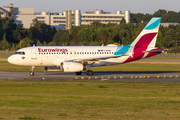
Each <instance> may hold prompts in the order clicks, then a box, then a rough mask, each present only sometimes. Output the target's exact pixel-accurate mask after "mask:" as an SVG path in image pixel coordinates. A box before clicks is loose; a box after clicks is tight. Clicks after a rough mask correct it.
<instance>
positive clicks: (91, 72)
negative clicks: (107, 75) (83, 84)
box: [86, 70, 94, 76]
mask: <svg viewBox="0 0 180 120" xmlns="http://www.w3.org/2000/svg"><path fill="white" fill-rule="evenodd" d="M86 74H87V75H89V76H92V75H93V74H94V72H93V71H92V70H88V71H87V72H86Z"/></svg>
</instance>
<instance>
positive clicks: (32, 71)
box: [29, 66, 35, 76]
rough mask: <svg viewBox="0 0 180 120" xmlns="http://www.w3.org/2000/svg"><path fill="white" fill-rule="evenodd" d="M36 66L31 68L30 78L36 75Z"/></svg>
mask: <svg viewBox="0 0 180 120" xmlns="http://www.w3.org/2000/svg"><path fill="white" fill-rule="evenodd" d="M34 68H35V67H34V66H32V67H31V72H30V73H29V75H30V76H33V75H34Z"/></svg>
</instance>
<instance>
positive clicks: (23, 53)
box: [14, 52, 25, 55]
mask: <svg viewBox="0 0 180 120" xmlns="http://www.w3.org/2000/svg"><path fill="white" fill-rule="evenodd" d="M14 54H19V55H25V52H16V53H14Z"/></svg>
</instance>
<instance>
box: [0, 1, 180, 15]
mask: <svg viewBox="0 0 180 120" xmlns="http://www.w3.org/2000/svg"><path fill="white" fill-rule="evenodd" d="M10 3H12V4H14V7H22V8H26V7H28V8H34V11H35V12H41V11H50V12H64V11H65V10H66V9H68V10H76V9H78V10H81V13H85V12H86V11H94V9H104V11H107V12H111V13H112V14H115V11H117V10H120V11H124V10H130V13H144V14H146V13H149V14H153V13H154V12H156V11H158V10H159V9H165V10H167V11H175V12H179V11H180V0H0V7H3V6H7V5H9V4H10Z"/></svg>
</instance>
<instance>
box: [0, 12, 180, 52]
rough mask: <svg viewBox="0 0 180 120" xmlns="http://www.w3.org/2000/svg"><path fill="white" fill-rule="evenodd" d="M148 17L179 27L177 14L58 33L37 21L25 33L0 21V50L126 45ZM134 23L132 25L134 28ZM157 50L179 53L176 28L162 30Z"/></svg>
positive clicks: (10, 21)
mask: <svg viewBox="0 0 180 120" xmlns="http://www.w3.org/2000/svg"><path fill="white" fill-rule="evenodd" d="M152 17H161V18H162V22H163V23H165V22H177V23H180V12H179V13H177V12H173V11H166V10H158V11H156V12H155V13H154V14H152V15H151V14H142V13H137V14H133V13H131V22H130V23H128V24H126V22H125V20H124V19H122V20H121V21H120V24H114V23H108V24H102V23H100V22H99V21H94V22H93V23H91V24H90V25H81V26H74V27H72V29H71V30H63V29H59V30H58V31H57V30H56V29H55V28H54V27H52V26H50V25H47V24H45V23H39V22H38V21H37V19H34V20H33V21H32V24H31V27H30V28H29V29H27V28H24V27H23V25H22V24H16V23H14V20H13V19H12V18H8V17H6V18H0V43H1V44H0V50H7V49H8V50H17V49H20V48H23V47H27V46H32V45H33V44H35V45H36V46H42V45H44V46H45V45H48V46H56V45H57V46H78V45H79V46H82V45H84V46H89V45H91V46H97V45H98V46H99V45H107V44H117V45H128V44H130V43H132V41H133V40H134V39H135V38H136V37H137V36H138V34H139V33H140V32H141V31H142V29H143V28H144V27H145V26H146V24H147V22H149V21H150V19H151V18H152ZM134 23H136V24H134ZM156 46H157V47H161V48H171V51H172V52H180V26H169V27H168V28H167V27H162V26H160V30H159V33H158V39H157V43H156Z"/></svg>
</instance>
